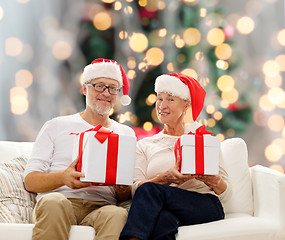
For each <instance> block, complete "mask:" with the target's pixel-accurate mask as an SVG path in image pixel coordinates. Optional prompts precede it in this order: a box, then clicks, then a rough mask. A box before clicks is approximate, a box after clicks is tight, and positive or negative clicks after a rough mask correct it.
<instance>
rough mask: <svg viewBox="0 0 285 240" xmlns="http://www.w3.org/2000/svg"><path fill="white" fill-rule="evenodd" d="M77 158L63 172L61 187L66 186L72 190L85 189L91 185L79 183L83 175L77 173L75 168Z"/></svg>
mask: <svg viewBox="0 0 285 240" xmlns="http://www.w3.org/2000/svg"><path fill="white" fill-rule="evenodd" d="M78 160H79V157H77V158H76V159H75V160H74V161H73V162H72V163H71V164H70V165H69V166H68V168H67V169H65V170H64V171H63V176H62V180H63V185H66V186H68V187H70V188H72V189H79V188H85V187H88V186H90V185H91V183H87V182H81V181H80V180H79V178H81V177H84V173H81V172H77V171H76V169H75V167H76V165H77V163H78Z"/></svg>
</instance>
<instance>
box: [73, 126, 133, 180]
mask: <svg viewBox="0 0 285 240" xmlns="http://www.w3.org/2000/svg"><path fill="white" fill-rule="evenodd" d="M81 134H82V133H81ZM95 134H96V132H95V131H89V132H85V133H84V137H83V141H82V165H81V172H82V173H84V174H85V177H84V178H80V180H81V181H82V182H92V183H96V184H97V185H114V184H120V185H132V184H133V177H134V165H135V151H136V137H134V136H125V135H118V134H115V133H112V134H115V135H117V136H118V142H117V145H114V144H112V143H111V142H110V144H112V145H109V141H110V136H109V137H108V138H107V139H106V140H105V141H104V142H103V143H101V142H100V141H99V140H98V139H97V138H95V137H94V135H95ZM79 144H80V135H78V136H77V137H76V140H75V143H74V148H73V159H75V158H76V157H77V156H78V155H79ZM109 148H110V149H109ZM116 148H117V150H118V151H117V154H116V156H113V157H112V158H113V160H112V161H110V159H109V158H108V156H110V153H111V152H112V150H114V149H116ZM108 152H109V153H108ZM111 155H112V154H111ZM113 155H114V154H113ZM114 158H115V164H114ZM108 161H109V164H108ZM110 162H112V163H110ZM110 164H111V165H110ZM114 165H116V166H114ZM108 166H109V167H108ZM110 168H112V169H113V170H110ZM114 168H115V170H114ZM110 172H111V174H112V176H111V179H114V178H115V182H113V181H111V182H109V181H108V179H109V180H110ZM96 184H95V185H96Z"/></svg>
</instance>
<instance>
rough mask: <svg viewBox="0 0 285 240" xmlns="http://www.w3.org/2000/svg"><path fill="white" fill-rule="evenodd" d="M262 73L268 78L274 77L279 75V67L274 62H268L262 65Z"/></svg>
mask: <svg viewBox="0 0 285 240" xmlns="http://www.w3.org/2000/svg"><path fill="white" fill-rule="evenodd" d="M262 71H263V73H264V74H265V75H266V76H268V77H275V76H277V75H278V74H279V71H280V67H279V64H278V63H277V62H276V61H273V60H269V61H266V62H265V63H264V64H263V67H262Z"/></svg>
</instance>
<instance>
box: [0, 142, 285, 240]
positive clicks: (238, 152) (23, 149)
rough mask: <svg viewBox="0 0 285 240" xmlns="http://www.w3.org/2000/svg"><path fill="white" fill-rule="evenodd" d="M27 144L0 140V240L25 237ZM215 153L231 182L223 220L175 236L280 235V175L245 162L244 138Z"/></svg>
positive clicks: (75, 230)
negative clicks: (222, 160)
mask: <svg viewBox="0 0 285 240" xmlns="http://www.w3.org/2000/svg"><path fill="white" fill-rule="evenodd" d="M32 146H33V143H32V142H12V141H0V233H1V234H0V240H14V239H15V240H16V239H17V240H30V239H31V237H32V229H33V227H34V225H33V224H31V223H30V220H31V213H32V210H33V207H34V205H35V194H34V193H29V192H27V191H25V189H24V185H23V173H24V169H25V165H26V164H27V161H28V157H29V155H30V152H31V149H32ZM221 157H222V158H223V159H224V161H225V165H226V169H227V171H228V174H229V178H230V182H231V185H232V192H233V193H232V198H231V200H230V201H229V202H228V203H227V204H226V205H225V206H224V207H225V209H224V210H225V213H226V217H225V219H224V220H220V221H216V222H211V223H206V224H197V225H192V226H184V227H180V228H179V230H178V233H177V234H176V239H177V240H190V239H191V240H192V239H199V240H210V239H211V240H228V239H231V240H237V239H241V240H255V239H256V240H282V239H285V176H284V174H282V173H280V172H277V171H275V170H272V169H269V168H267V167H264V166H260V165H256V166H252V167H249V166H248V153H247V146H246V143H245V142H244V141H243V140H242V139H241V138H231V139H227V140H225V141H223V142H222V143H221ZM94 234H95V231H94V229H93V228H92V227H88V226H72V228H71V231H70V235H69V240H76V239H77V240H91V239H93V238H94Z"/></svg>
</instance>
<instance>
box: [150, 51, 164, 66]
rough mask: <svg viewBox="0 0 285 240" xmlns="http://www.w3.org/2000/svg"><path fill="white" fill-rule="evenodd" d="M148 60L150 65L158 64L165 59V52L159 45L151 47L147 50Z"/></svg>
mask: <svg viewBox="0 0 285 240" xmlns="http://www.w3.org/2000/svg"><path fill="white" fill-rule="evenodd" d="M146 60H147V62H148V63H149V64H150V65H153V66H158V65H160V64H161V63H162V62H163V60H164V52H163V51H162V50H161V49H160V48H157V47H153V48H150V49H149V50H147V52H146Z"/></svg>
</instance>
